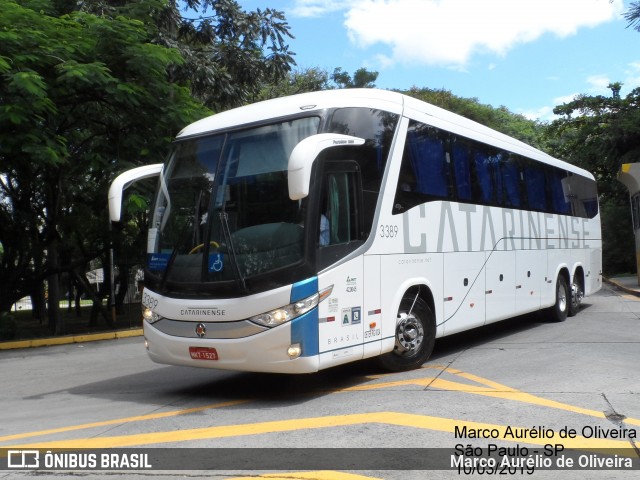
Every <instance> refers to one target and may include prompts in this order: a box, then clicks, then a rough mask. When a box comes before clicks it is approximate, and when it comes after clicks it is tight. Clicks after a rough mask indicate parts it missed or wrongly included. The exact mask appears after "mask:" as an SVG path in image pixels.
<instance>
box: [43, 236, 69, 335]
mask: <svg viewBox="0 0 640 480" xmlns="http://www.w3.org/2000/svg"><path fill="white" fill-rule="evenodd" d="M57 244H58V242H53V243H51V244H50V245H49V248H48V249H47V264H48V268H49V270H50V271H52V272H58V268H59V265H58V249H57ZM48 284H49V295H48V304H49V330H50V331H51V333H53V334H54V335H63V334H64V333H65V324H64V317H62V316H61V315H60V275H59V274H58V273H53V274H52V275H49V278H48Z"/></svg>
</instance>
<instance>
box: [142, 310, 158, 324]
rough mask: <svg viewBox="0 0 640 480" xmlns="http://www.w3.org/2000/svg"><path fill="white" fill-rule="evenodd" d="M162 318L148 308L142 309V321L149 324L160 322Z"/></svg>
mask: <svg viewBox="0 0 640 480" xmlns="http://www.w3.org/2000/svg"><path fill="white" fill-rule="evenodd" d="M162 318H163V317H162V316H160V315H158V314H157V313H156V312H154V311H153V310H151V309H150V308H148V307H142V319H143V320H146V321H147V322H149V323H156V322H157V321H158V320H162Z"/></svg>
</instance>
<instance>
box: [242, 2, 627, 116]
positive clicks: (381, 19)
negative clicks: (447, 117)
mask: <svg viewBox="0 0 640 480" xmlns="http://www.w3.org/2000/svg"><path fill="white" fill-rule="evenodd" d="M238 3H239V4H240V5H241V6H242V7H243V8H244V9H245V10H255V9H256V8H260V9H265V8H269V7H270V8H275V9H277V10H281V11H283V12H284V14H285V16H286V19H287V21H288V23H289V25H290V26H291V33H292V34H293V36H294V37H295V38H294V39H290V40H289V45H290V48H291V50H292V51H293V52H295V53H296V55H295V60H296V63H297V69H307V68H314V67H318V68H322V69H325V70H327V71H329V72H330V73H331V72H333V70H334V68H337V67H340V68H342V70H343V71H346V72H348V73H350V74H353V72H355V71H356V70H357V69H359V68H363V67H364V68H366V69H368V70H369V71H375V72H378V73H379V75H378V78H377V81H376V82H375V84H376V86H377V87H378V88H384V89H409V88H411V87H418V88H433V89H441V88H442V89H445V90H449V91H451V92H452V93H453V94H454V95H457V96H460V97H466V98H476V99H477V100H478V101H479V102H480V103H483V104H488V105H492V106H493V107H499V106H504V107H506V108H508V109H509V110H510V111H511V112H514V113H519V114H523V115H525V116H527V117H528V118H531V119H536V120H541V121H548V120H552V119H553V118H554V116H553V108H554V107H555V106H556V105H561V104H563V103H566V102H568V101H571V100H572V99H573V98H574V96H575V95H578V94H586V95H611V91H610V90H609V89H608V88H607V85H608V84H609V83H611V82H621V83H622V84H623V87H622V90H621V92H620V93H621V95H622V96H625V95H626V94H628V93H629V92H630V91H631V90H632V89H634V88H636V87H638V86H640V48H639V47H640V32H638V31H636V30H634V29H633V28H631V27H628V25H627V21H626V20H625V19H624V17H623V14H624V12H625V11H626V10H627V8H628V6H629V4H630V3H631V2H630V0H238Z"/></svg>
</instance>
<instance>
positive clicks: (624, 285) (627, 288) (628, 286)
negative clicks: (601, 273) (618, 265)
mask: <svg viewBox="0 0 640 480" xmlns="http://www.w3.org/2000/svg"><path fill="white" fill-rule="evenodd" d="M603 280H604V281H605V282H607V283H608V284H609V285H613V286H614V287H616V288H617V289H619V290H622V291H623V292H625V293H628V294H630V295H636V296H638V297H640V285H638V277H637V276H635V275H628V276H624V277H612V278H609V277H603Z"/></svg>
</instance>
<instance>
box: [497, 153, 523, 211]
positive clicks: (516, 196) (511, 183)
mask: <svg viewBox="0 0 640 480" xmlns="http://www.w3.org/2000/svg"><path fill="white" fill-rule="evenodd" d="M499 175H500V178H501V182H500V183H501V185H502V205H503V206H505V207H515V208H519V207H521V206H522V198H521V195H520V183H521V182H520V180H521V174H520V161H519V159H518V157H517V156H516V155H513V154H508V153H504V154H503V155H502V161H501V162H500V170H499Z"/></svg>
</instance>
